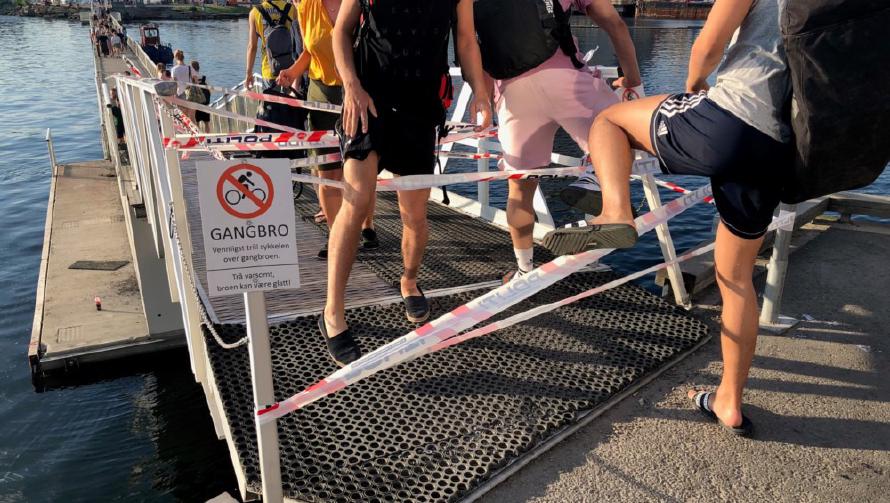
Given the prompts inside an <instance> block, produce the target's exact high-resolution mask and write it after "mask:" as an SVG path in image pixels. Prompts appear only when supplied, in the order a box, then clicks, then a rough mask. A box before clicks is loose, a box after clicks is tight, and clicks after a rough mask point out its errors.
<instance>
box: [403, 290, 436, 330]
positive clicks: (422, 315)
mask: <svg viewBox="0 0 890 503" xmlns="http://www.w3.org/2000/svg"><path fill="white" fill-rule="evenodd" d="M417 290H418V291H420V295H409V296H407V297H405V296H404V295H403V296H402V299H403V300H404V301H405V317H406V318H408V321H411V322H414V323H423V322H424V321H426V320H427V319H428V318H429V317H430V303H429V301H428V300H426V295H424V294H423V290H421V289H420V287H417Z"/></svg>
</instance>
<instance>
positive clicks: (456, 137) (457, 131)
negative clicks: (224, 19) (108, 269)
mask: <svg viewBox="0 0 890 503" xmlns="http://www.w3.org/2000/svg"><path fill="white" fill-rule="evenodd" d="M162 99H163V100H164V101H166V102H168V103H171V104H173V105H177V106H179V107H184V108H189V109H192V110H200V111H202V112H207V113H209V114H216V115H219V116H221V117H226V118H229V119H232V120H237V121H243V122H247V123H248V124H254V125H257V126H264V127H269V128H272V129H277V130H279V131H283V132H286V133H295V134H297V135H298V136H299V135H301V134H303V135H311V134H324V135H328V134H330V135H334V137H336V134H335V133H334V131H302V130H299V129H296V128H293V127H290V126H285V125H282V124H276V123H274V122H269V121H265V120H262V119H257V118H256V117H250V116H247V115H241V114H238V113H235V112H230V111H228V110H222V109H219V108H213V107H209V106H207V105H201V104H199V103H194V102H192V101H186V100H183V99H180V98H176V97H172V96H165V97H163V98H162ZM446 126H448V127H449V128H450V129H449V133H448V135H447V136H445V137H444V138H442V139H440V140H439V143H440V144H443V143H454V142H457V141H461V140H466V139H470V138H491V137H495V136H497V128H488V129H483V130H481V131H476V126H474V125H472V124H465V123H446ZM204 136H207V137H215V136H226V135H204ZM229 136H236V137H238V136H240V137H243V136H244V135H243V134H236V135H229ZM234 141H238V140H234ZM167 143H168V144H170V147H169V148H173V147H175V146H176V143H175V142H174V141H173V140H170V141H169V142H167Z"/></svg>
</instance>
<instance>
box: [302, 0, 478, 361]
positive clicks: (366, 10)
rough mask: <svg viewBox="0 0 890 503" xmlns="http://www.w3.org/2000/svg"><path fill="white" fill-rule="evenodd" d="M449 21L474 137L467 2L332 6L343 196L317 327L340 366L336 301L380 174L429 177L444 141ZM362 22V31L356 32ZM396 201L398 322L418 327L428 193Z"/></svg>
mask: <svg viewBox="0 0 890 503" xmlns="http://www.w3.org/2000/svg"><path fill="white" fill-rule="evenodd" d="M455 6H456V7H457V8H456V9H455ZM455 16H456V18H457V19H456V21H457V40H456V41H455V44H454V46H455V49H456V52H457V53H458V55H459V56H460V61H461V63H462V69H463V74H464V78H465V79H466V80H467V81H468V82H469V83H470V85H471V87H472V88H473V91H474V94H475V96H474V98H473V101H472V103H471V105H470V113H471V117H476V114H477V112H478V113H480V114H481V115H482V124H481V125H480V126H479V129H480V130H481V129H483V128H486V127H488V125H489V124H490V123H491V98H490V96H489V93H488V92H487V89H486V86H485V79H484V74H483V71H482V62H481V58H480V55H479V46H478V45H477V43H476V35H475V31H474V28H473V2H472V0H442V1H435V2H430V1H429V0H375V1H373V2H371V1H369V0H343V3H342V5H341V6H340V12H339V14H338V16H337V23H336V25H335V26H334V56H335V59H336V63H337V70H338V71H339V75H340V77H341V78H342V81H343V87H344V99H343V115H342V118H341V120H340V122H338V124H337V131H338V133H339V135H340V151H341V153H342V154H343V159H344V166H343V182H344V184H345V189H344V191H343V203H342V206H341V207H340V211H339V213H338V214H337V218H336V220H335V222H334V225H333V227H332V229H331V235H330V237H329V239H328V291H327V304H326V306H325V309H324V312H323V313H322V315H321V316H319V318H318V328H319V331H320V332H321V334H322V336H324V339H325V342H326V343H327V346H328V351H329V352H330V354H331V357H332V358H333V359H334V361H335V362H337V363H338V364H340V365H345V364H348V363H350V362H352V361H355V360H356V359H358V358H359V357H360V356H361V351H360V349H359V347H358V344H357V343H356V341H355V339H354V337H353V336H352V333H351V331H350V329H349V326H348V324H347V321H346V312H345V310H346V308H345V298H344V297H345V291H346V283H347V281H348V279H349V273H350V271H351V269H352V265H353V263H354V262H355V255H356V248H357V245H358V239H359V231H360V230H361V225H362V220H364V219H365V218H366V217H367V216H368V214H369V212H370V211H371V209H372V201H373V200H374V191H375V189H376V184H377V173H378V170H379V169H386V170H388V171H390V172H392V173H393V174H395V175H397V176H406V175H417V174H432V173H433V168H434V167H435V162H436V157H435V153H434V150H435V147H436V142H437V140H438V139H439V138H441V137H442V136H444V126H445V108H444V105H443V100H445V99H447V98H450V96H447V94H448V90H449V89H450V87H451V86H450V80H449V79H450V77H449V76H448V46H449V38H450V33H451V26H452V24H453V21H455ZM360 20H361V21H362V23H363V25H362V26H361V29H360V30H358V31H356V27H357V25H358V23H359V21H360ZM356 33H358V35H356ZM356 36H357V37H358V40H356V39H355V37H356ZM398 199H399V213H400V216H401V218H402V226H403V231H402V260H403V265H404V273H403V274H402V278H401V282H400V283H401V284H400V290H401V294H402V297H403V298H404V300H405V315H406V317H407V318H408V319H409V320H410V321H413V322H422V321H425V320H426V319H427V318H428V317H429V314H430V309H429V303H428V302H427V299H426V297H425V296H424V294H423V291H422V290H421V288H420V286H419V285H418V284H417V277H418V272H419V270H420V265H421V262H422V260H423V254H424V251H425V249H426V243H427V239H428V235H429V228H428V225H427V218H426V208H427V201H428V199H429V189H422V190H410V191H400V192H399V193H398Z"/></svg>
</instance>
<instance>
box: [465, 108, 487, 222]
mask: <svg viewBox="0 0 890 503" xmlns="http://www.w3.org/2000/svg"><path fill="white" fill-rule="evenodd" d="M474 119H475V117H470V120H474ZM476 151H477V152H478V153H479V154H483V155H484V154H487V153H488V141H486V140H485V139H484V138H480V139H479V146H478V147H477V148H476ZM488 162H489V159H479V160H478V161H477V162H476V169H477V171H479V172H480V173H485V172H487V171H488V168H489V164H488ZM489 192H490V187H489V182H478V183H477V184H476V196H477V199H478V201H479V206H480V210H479V213H480V215H479V216H481V217H482V218H483V219H484V220H488V219H489V218H492V215H490V213H492V212H490V211H489V209H488V208H489V206H490V205H491V203H490V200H489Z"/></svg>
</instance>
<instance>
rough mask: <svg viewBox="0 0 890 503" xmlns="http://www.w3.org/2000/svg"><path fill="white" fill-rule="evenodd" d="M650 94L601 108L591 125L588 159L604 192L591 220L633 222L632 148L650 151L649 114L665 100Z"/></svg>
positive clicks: (651, 150) (599, 221)
mask: <svg viewBox="0 0 890 503" xmlns="http://www.w3.org/2000/svg"><path fill="white" fill-rule="evenodd" d="M664 98H665V97H664V96H652V97H649V98H643V99H640V100H634V101H625V102H623V103H618V104H616V105H612V106H611V107H609V108H607V109H606V110H604V111H603V112H602V113H601V114H599V116H597V118H596V120H595V121H594V122H593V126H592V127H591V128H590V136H589V137H588V145H589V148H590V159H591V161H592V162H593V166H594V168H595V169H596V176H597V178H598V179H599V182H600V186H601V187H602V192H603V212H602V213H601V214H600V215H599V216H598V217H597V218H595V219H594V220H593V222H594V223H598V224H607V223H630V224H632V223H633V213H632V211H631V207H630V173H631V168H632V166H633V151H632V150H631V149H632V148H636V149H642V150H646V151H647V152H649V153H652V152H653V149H652V142H651V140H650V138H649V125H650V123H651V121H652V114H653V113H654V112H655V109H656V108H658V105H659V104H660V103H661V102H662V101H663V100H664Z"/></svg>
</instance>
